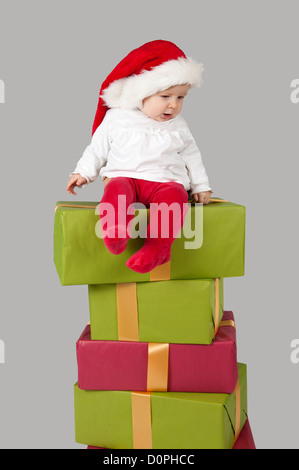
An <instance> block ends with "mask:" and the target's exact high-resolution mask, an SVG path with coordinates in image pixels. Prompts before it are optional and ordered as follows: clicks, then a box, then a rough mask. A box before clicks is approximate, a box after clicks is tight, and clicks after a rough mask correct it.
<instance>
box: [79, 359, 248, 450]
mask: <svg viewBox="0 0 299 470" xmlns="http://www.w3.org/2000/svg"><path fill="white" fill-rule="evenodd" d="M238 370H239V381H238V384H237V387H236V390H235V391H234V392H233V393H232V394H217V393H179V392H151V393H148V392H143V393H142V392H128V391H98V390H80V389H79V388H78V385H77V384H75V386H74V402H75V440H76V442H78V443H81V444H86V445H89V446H96V447H104V448H109V449H137V448H144V449H145V448H146V449H149V448H151V449H232V448H233V446H234V443H235V441H236V439H237V438H238V435H239V432H240V431H241V430H242V428H243V426H244V424H245V421H246V419H247V378H246V364H241V363H239V364H238Z"/></svg>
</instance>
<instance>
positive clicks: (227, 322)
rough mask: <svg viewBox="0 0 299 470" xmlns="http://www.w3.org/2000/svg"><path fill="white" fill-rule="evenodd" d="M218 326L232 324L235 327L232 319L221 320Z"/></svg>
mask: <svg viewBox="0 0 299 470" xmlns="http://www.w3.org/2000/svg"><path fill="white" fill-rule="evenodd" d="M219 326H233V327H234V328H235V329H236V324H235V322H234V320H222V321H221V322H220V325H219Z"/></svg>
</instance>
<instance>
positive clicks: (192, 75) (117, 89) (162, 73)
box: [101, 57, 203, 109]
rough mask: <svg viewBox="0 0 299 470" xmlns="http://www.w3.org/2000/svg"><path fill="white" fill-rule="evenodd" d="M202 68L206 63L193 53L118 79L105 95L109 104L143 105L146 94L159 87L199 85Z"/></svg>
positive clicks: (118, 105)
mask: <svg viewBox="0 0 299 470" xmlns="http://www.w3.org/2000/svg"><path fill="white" fill-rule="evenodd" d="M202 72H203V65H202V64H200V63H198V62H195V60H193V59H191V58H190V57H188V58H186V59H185V58H181V57H180V58H178V59H176V60H169V61H167V62H164V63H163V64H161V65H158V66H157V67H154V68H153V69H151V70H145V71H143V72H141V73H140V74H138V75H136V74H135V75H131V76H129V77H125V78H121V79H119V80H115V81H114V82H113V83H111V84H110V85H109V86H108V87H107V88H106V89H105V90H104V91H103V93H102V95H101V96H102V98H103V100H104V102H105V104H106V105H107V106H108V107H109V108H126V109H135V108H141V107H142V101H143V100H144V98H147V97H148V96H151V95H154V94H155V93H157V92H158V91H163V90H167V89H168V88H170V87H172V86H176V85H184V84H189V85H190V86H191V87H199V86H200V85H201V83H202Z"/></svg>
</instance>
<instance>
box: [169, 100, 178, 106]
mask: <svg viewBox="0 0 299 470" xmlns="http://www.w3.org/2000/svg"><path fill="white" fill-rule="evenodd" d="M169 106H170V107H171V108H176V107H177V100H176V99H173V100H171V102H170V103H169Z"/></svg>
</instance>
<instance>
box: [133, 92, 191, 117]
mask: <svg viewBox="0 0 299 470" xmlns="http://www.w3.org/2000/svg"><path fill="white" fill-rule="evenodd" d="M189 88H190V86H189V85H176V86H172V87H170V88H167V90H163V91H159V92H158V93H156V94H155V95H151V96H149V97H148V98H145V99H144V100H143V102H142V109H141V110H142V111H143V112H144V114H146V115H147V116H148V117H150V118H152V119H154V120H155V121H160V122H163V121H169V119H173V118H175V117H176V116H177V115H178V114H179V113H180V112H181V109H182V107H183V102H184V98H185V96H186V95H187V93H188V90H189Z"/></svg>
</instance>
